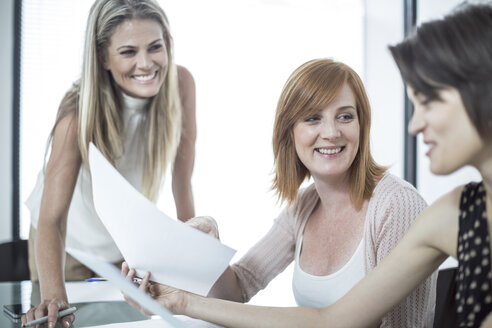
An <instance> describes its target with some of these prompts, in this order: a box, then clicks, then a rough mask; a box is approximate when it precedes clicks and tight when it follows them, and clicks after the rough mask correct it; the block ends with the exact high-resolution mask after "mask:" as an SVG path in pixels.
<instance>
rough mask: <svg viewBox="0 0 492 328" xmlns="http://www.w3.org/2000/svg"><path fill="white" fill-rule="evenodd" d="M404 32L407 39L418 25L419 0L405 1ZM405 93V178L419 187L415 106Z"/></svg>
mask: <svg viewBox="0 0 492 328" xmlns="http://www.w3.org/2000/svg"><path fill="white" fill-rule="evenodd" d="M403 15H404V17H403V22H404V27H403V31H404V34H405V37H407V36H408V35H410V34H411V33H412V31H413V30H414V29H415V25H416V23H417V0H403ZM404 90H405V91H404V92H405V100H404V101H405V103H404V110H405V117H404V119H405V126H404V129H403V131H404V132H403V133H404V137H403V140H404V154H403V159H404V164H403V171H404V172H403V177H404V179H405V180H407V181H408V182H410V183H411V184H413V185H414V186H415V187H417V138H416V137H415V136H412V135H410V134H409V133H408V132H407V127H408V123H409V122H410V119H411V117H412V113H413V105H412V103H411V102H410V100H409V99H408V97H407V91H406V88H405V89H404Z"/></svg>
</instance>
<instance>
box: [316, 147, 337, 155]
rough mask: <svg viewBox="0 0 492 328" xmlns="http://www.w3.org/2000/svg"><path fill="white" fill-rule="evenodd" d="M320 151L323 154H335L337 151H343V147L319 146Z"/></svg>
mask: <svg viewBox="0 0 492 328" xmlns="http://www.w3.org/2000/svg"><path fill="white" fill-rule="evenodd" d="M318 151H319V152H320V153H321V154H327V155H333V154H337V153H339V152H341V151H342V147H338V148H333V149H324V148H318Z"/></svg>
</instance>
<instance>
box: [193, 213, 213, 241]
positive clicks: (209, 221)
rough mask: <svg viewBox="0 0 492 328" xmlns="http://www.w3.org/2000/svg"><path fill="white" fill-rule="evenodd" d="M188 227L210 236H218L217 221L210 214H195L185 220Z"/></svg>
mask: <svg viewBox="0 0 492 328" xmlns="http://www.w3.org/2000/svg"><path fill="white" fill-rule="evenodd" d="M185 223H186V224H187V225H189V226H190V227H193V228H195V229H198V230H200V231H202V232H205V233H206V234H209V235H210V236H212V237H214V238H217V239H220V238H219V227H218V226H217V222H216V221H215V219H214V218H213V217H211V216H196V217H194V218H191V219H189V220H188V221H186V222H185Z"/></svg>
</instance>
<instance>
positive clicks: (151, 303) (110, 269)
mask: <svg viewBox="0 0 492 328" xmlns="http://www.w3.org/2000/svg"><path fill="white" fill-rule="evenodd" d="M67 252H69V253H70V255H72V256H73V257H75V258H76V259H77V260H79V262H81V263H83V264H84V265H86V266H87V267H88V268H90V269H91V270H93V271H94V272H96V273H97V274H99V275H100V276H101V277H104V278H106V279H108V280H109V281H110V282H111V283H112V284H114V285H115V286H116V287H118V288H119V289H120V290H121V291H122V292H123V293H125V294H126V295H127V296H129V297H130V298H131V299H133V300H134V301H135V302H137V303H138V304H140V305H141V306H143V307H144V308H146V309H147V310H149V311H150V312H152V313H154V314H155V315H158V316H160V317H161V318H162V319H163V320H164V321H165V325H163V326H162V327H165V328H169V327H172V328H184V327H185V325H184V324H183V323H182V322H181V321H180V320H178V319H176V318H175V317H174V316H173V314H172V313H171V312H169V311H168V310H167V309H165V308H164V307H163V306H161V305H160V304H159V303H157V302H156V301H155V300H154V299H153V298H152V297H150V296H149V295H147V294H145V293H144V292H143V291H141V290H140V289H138V288H137V287H136V286H135V285H134V284H133V283H131V282H130V281H128V280H127V279H126V278H125V277H124V276H123V275H122V274H121V272H120V271H119V270H118V269H117V268H116V267H115V266H114V265H112V264H111V263H108V262H106V261H104V260H101V259H98V258H97V257H96V256H94V255H92V254H87V253H84V252H82V251H79V250H75V249H67ZM139 324H140V321H139Z"/></svg>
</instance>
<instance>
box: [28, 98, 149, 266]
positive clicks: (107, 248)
mask: <svg viewBox="0 0 492 328" xmlns="http://www.w3.org/2000/svg"><path fill="white" fill-rule="evenodd" d="M147 103H148V99H138V98H132V97H130V96H128V95H125V94H123V123H124V136H123V137H124V145H125V153H124V155H123V156H122V157H121V158H119V159H118V160H117V161H116V169H117V170H118V171H119V172H120V173H121V174H122V175H123V176H124V177H125V178H126V179H127V180H128V181H129V182H130V183H131V184H132V185H133V186H134V187H135V188H136V189H137V190H141V185H142V174H143V167H144V161H143V158H144V157H143V149H144V147H143V142H144V124H145V111H146V104H147ZM43 188H44V172H43V170H41V172H39V174H38V178H37V181H36V185H35V187H34V190H33V191H32V192H31V194H30V196H29V198H28V199H27V201H26V205H27V207H28V208H29V210H30V212H31V223H32V224H33V226H34V227H35V228H37V226H38V220H39V211H40V206H41V197H42V194H43ZM66 247H67V248H75V249H78V250H81V251H84V252H87V253H90V254H97V255H98V256H99V257H101V258H103V259H105V260H107V261H110V262H117V261H120V260H122V259H123V257H122V256H121V253H120V251H119V250H118V248H117V247H116V244H115V243H114V241H113V239H112V238H111V236H110V235H109V233H108V231H107V230H106V228H105V227H104V225H103V224H102V222H101V221H100V220H99V217H98V216H97V214H96V211H95V209H94V203H93V201H92V182H91V177H90V173H89V171H88V170H87V167H86V166H85V165H82V167H81V168H80V171H79V175H78V177H77V182H76V185H75V189H74V192H73V197H72V202H71V203H70V208H69V211H68V217H67V237H66Z"/></svg>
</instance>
